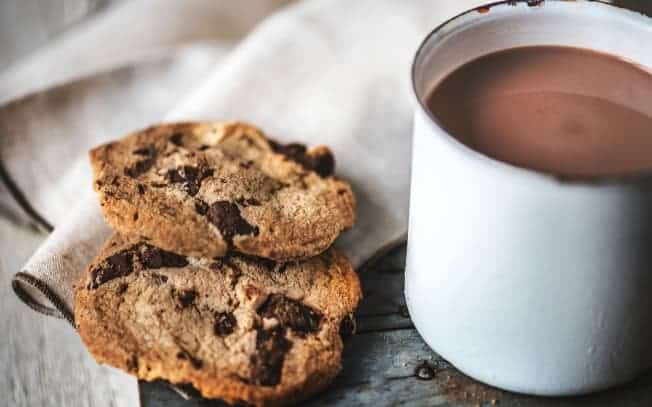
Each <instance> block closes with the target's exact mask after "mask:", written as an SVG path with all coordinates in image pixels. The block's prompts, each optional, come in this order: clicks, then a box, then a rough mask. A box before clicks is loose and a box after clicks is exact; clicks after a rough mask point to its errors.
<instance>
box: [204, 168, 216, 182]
mask: <svg viewBox="0 0 652 407" xmlns="http://www.w3.org/2000/svg"><path fill="white" fill-rule="evenodd" d="M213 174H215V170H214V169H212V168H210V167H206V166H203V167H201V180H202V181H203V180H204V178H207V177H212V176H213Z"/></svg>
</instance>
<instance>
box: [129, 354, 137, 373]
mask: <svg viewBox="0 0 652 407" xmlns="http://www.w3.org/2000/svg"><path fill="white" fill-rule="evenodd" d="M127 369H128V370H131V371H138V355H136V354H133V355H131V358H129V359H127Z"/></svg>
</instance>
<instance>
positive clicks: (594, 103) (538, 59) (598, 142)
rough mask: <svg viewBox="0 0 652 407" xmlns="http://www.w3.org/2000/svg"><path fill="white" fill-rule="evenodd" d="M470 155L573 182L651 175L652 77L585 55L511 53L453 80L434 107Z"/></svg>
mask: <svg viewBox="0 0 652 407" xmlns="http://www.w3.org/2000/svg"><path fill="white" fill-rule="evenodd" d="M428 107H429V109H430V110H431V112H432V113H433V114H434V116H435V118H436V119H437V121H438V122H439V123H440V124H441V125H442V126H443V127H444V128H445V129H446V130H447V131H448V132H449V133H451V134H452V135H454V136H455V137H456V138H458V139H459V140H460V141H462V142H463V143H465V144H467V145H468V146H469V147H471V148H473V149H475V150H478V151H480V152H482V153H485V154H487V155H489V156H491V157H494V158H496V159H499V160H502V161H506V162H509V163H512V164H515V165H519V166H522V167H528V168H532V169H535V170H540V171H544V172H548V173H553V174H558V175H565V176H583V177H584V176H605V175H626V174H633V173H638V172H649V171H652V74H650V72H649V71H647V70H645V69H643V68H641V67H638V66H636V65H634V64H631V63H628V62H626V61H623V60H621V59H619V58H617V57H615V56H611V55H607V54H601V53H598V52H594V51H589V50H583V49H579V48H571V47H560V46H536V47H523V48H513V49H509V50H505V51H500V52H496V53H493V54H489V55H486V56H483V57H480V58H478V59H476V60H473V61H471V62H469V63H467V64H465V65H463V66H461V67H460V68H458V69H457V70H455V71H453V72H452V73H451V74H449V75H448V76H447V77H446V78H444V80H443V81H442V82H441V83H440V84H439V85H438V86H436V87H435V89H434V90H433V91H432V93H431V94H430V96H429V98H428Z"/></svg>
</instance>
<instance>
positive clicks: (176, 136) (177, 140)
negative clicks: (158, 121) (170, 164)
mask: <svg viewBox="0 0 652 407" xmlns="http://www.w3.org/2000/svg"><path fill="white" fill-rule="evenodd" d="M182 138H183V133H179V132H176V133H172V135H171V136H170V143H172V144H174V145H175V146H179V147H182V144H181V139H182Z"/></svg>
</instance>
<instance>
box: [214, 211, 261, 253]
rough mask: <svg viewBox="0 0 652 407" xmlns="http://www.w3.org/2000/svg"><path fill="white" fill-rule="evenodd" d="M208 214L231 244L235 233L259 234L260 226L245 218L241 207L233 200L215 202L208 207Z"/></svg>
mask: <svg viewBox="0 0 652 407" xmlns="http://www.w3.org/2000/svg"><path fill="white" fill-rule="evenodd" d="M206 216H207V217H208V221H209V222H211V223H212V224H213V225H215V226H216V227H217V228H218V229H219V231H220V233H221V234H222V236H223V237H224V240H226V241H227V242H228V243H229V244H231V243H232V242H233V236H235V235H254V236H257V235H258V227H256V226H252V225H250V224H249V223H248V222H247V221H246V220H244V219H243V218H242V216H241V215H240V208H238V206H237V205H235V204H233V203H231V202H227V201H217V202H215V203H214V204H212V205H211V206H210V208H208V212H207V213H206Z"/></svg>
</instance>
